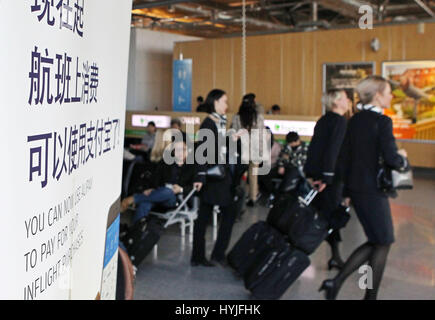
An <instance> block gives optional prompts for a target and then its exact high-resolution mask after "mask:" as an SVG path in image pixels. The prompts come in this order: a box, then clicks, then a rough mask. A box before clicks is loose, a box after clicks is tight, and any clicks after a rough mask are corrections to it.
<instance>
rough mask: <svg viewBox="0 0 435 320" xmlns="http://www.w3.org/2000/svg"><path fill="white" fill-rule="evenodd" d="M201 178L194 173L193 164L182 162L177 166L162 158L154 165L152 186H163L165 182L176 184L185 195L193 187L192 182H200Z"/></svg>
mask: <svg viewBox="0 0 435 320" xmlns="http://www.w3.org/2000/svg"><path fill="white" fill-rule="evenodd" d="M200 181H201V179H200V178H199V177H198V176H197V174H196V167H195V165H193V164H183V165H182V166H181V167H178V165H177V164H175V163H174V164H171V165H168V164H166V163H165V162H164V161H163V160H162V161H160V162H159V163H158V164H157V166H156V171H155V174H154V179H153V187H154V188H158V187H163V186H165V184H178V185H179V186H180V187H182V188H183V195H184V196H187V195H188V194H189V192H190V191H191V190H192V189H193V183H194V182H200Z"/></svg>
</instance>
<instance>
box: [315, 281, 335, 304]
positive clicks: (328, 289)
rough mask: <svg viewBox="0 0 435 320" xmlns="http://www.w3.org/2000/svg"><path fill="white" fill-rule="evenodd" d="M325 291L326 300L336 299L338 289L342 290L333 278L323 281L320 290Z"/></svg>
mask: <svg viewBox="0 0 435 320" xmlns="http://www.w3.org/2000/svg"><path fill="white" fill-rule="evenodd" d="M323 290H324V291H325V299H326V300H335V299H336V298H337V294H338V291H339V290H340V288H339V286H338V284H337V282H336V281H335V280H333V279H328V280H325V281H323V283H322V285H321V286H320V288H319V292H321V291H323Z"/></svg>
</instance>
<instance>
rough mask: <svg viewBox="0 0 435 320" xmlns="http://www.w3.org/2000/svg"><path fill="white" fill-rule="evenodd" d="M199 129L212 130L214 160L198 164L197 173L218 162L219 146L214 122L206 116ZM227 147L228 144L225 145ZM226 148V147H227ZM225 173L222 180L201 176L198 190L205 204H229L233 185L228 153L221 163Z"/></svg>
mask: <svg viewBox="0 0 435 320" xmlns="http://www.w3.org/2000/svg"><path fill="white" fill-rule="evenodd" d="M201 129H209V130H211V131H212V132H213V135H214V137H215V138H214V139H215V143H214V161H213V163H206V164H204V165H199V164H198V165H197V166H198V169H197V170H198V173H199V172H205V171H206V170H207V169H208V168H210V167H212V166H214V165H216V164H217V163H218V156H219V148H218V134H219V133H218V128H217V126H216V123H215V122H214V121H213V120H212V119H211V118H210V117H207V118H205V119H204V121H203V122H202V124H201V127H200V130H201ZM205 141H206V139H205V138H204V140H203V141H201V142H199V143H198V145H197V146H196V148H195V149H196V150H197V148H198V147H200V146H201V144H202V143H204V142H205ZM227 147H228V146H227ZM227 150H228V148H227ZM204 155H205V156H206V155H207V152H204ZM223 166H224V168H225V170H226V174H225V178H224V179H223V180H218V181H213V180H212V179H209V178H205V177H202V176H201V179H202V181H201V182H203V186H202V188H201V191H200V197H201V201H203V202H204V203H207V204H212V205H219V206H227V205H229V204H231V202H232V199H233V196H234V193H233V192H234V187H233V179H232V174H231V171H230V168H229V165H228V155H227V161H226V164H223Z"/></svg>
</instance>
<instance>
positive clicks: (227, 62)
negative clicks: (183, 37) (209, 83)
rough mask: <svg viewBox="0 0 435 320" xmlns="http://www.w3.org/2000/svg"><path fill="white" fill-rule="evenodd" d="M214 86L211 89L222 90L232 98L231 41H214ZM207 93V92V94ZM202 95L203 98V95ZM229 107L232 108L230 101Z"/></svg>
mask: <svg viewBox="0 0 435 320" xmlns="http://www.w3.org/2000/svg"><path fill="white" fill-rule="evenodd" d="M214 48H215V55H214V70H215V77H214V84H213V88H219V89H222V90H224V91H225V92H226V93H227V96H228V98H229V99H231V97H233V96H234V93H233V90H234V89H233V87H234V86H233V85H232V79H233V74H232V68H233V65H232V63H231V59H232V40H231V39H224V40H219V41H218V40H214ZM207 93H208V92H207ZM207 93H205V94H204V98H205V95H206V94H207ZM229 105H230V106H232V101H231V100H229ZM230 111H231V110H230Z"/></svg>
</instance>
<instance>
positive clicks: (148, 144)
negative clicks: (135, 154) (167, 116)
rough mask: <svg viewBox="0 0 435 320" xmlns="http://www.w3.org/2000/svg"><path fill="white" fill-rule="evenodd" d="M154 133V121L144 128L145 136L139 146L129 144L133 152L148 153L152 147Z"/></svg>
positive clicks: (155, 129)
mask: <svg viewBox="0 0 435 320" xmlns="http://www.w3.org/2000/svg"><path fill="white" fill-rule="evenodd" d="M156 131H157V128H156V124H155V123H154V121H150V122H148V124H147V126H146V128H145V134H144V136H143V137H142V140H141V142H140V144H131V145H130V148H131V149H133V150H139V151H142V152H149V151H150V150H151V149H152V148H153V146H154V141H155V138H156Z"/></svg>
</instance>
